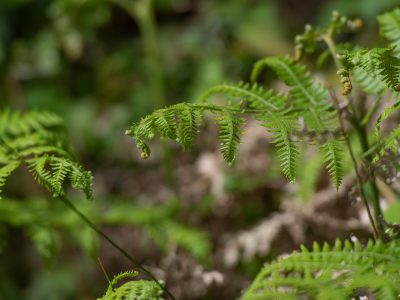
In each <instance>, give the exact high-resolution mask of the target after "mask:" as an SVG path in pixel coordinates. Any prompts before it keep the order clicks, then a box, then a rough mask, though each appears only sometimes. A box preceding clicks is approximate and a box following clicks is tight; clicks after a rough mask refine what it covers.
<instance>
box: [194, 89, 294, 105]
mask: <svg viewBox="0 0 400 300" xmlns="http://www.w3.org/2000/svg"><path fill="white" fill-rule="evenodd" d="M217 93H221V94H224V95H229V96H231V97H236V98H240V99H241V100H246V101H247V102H248V103H249V105H250V106H251V107H254V108H258V109H269V110H274V111H278V110H281V109H282V108H283V107H285V105H287V97H285V96H284V95H282V94H276V93H275V92H274V91H272V90H264V89H263V88H262V87H261V86H259V85H258V84H257V83H254V84H250V83H244V82H240V83H239V84H238V85H229V84H221V85H217V86H214V87H212V88H210V89H208V90H207V91H206V92H205V93H204V94H203V95H202V96H201V98H200V99H201V102H206V101H207V100H208V99H209V98H210V97H211V96H212V95H213V94H217Z"/></svg>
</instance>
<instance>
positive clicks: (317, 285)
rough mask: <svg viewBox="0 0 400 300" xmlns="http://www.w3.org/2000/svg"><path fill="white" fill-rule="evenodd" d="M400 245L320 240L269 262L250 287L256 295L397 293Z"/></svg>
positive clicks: (248, 295) (247, 297) (249, 295)
mask: <svg viewBox="0 0 400 300" xmlns="http://www.w3.org/2000/svg"><path fill="white" fill-rule="evenodd" d="M399 255H400V245H399V243H398V242H391V243H389V244H383V243H382V242H380V241H379V242H377V243H373V242H371V241H370V242H369V243H368V244H367V246H366V247H365V248H364V249H363V248H362V247H361V244H360V243H359V242H356V243H354V245H352V244H351V243H350V242H349V241H345V242H344V244H343V243H342V242H340V240H337V241H336V243H335V245H334V246H333V247H332V248H330V247H329V246H328V244H326V243H325V244H324V245H323V246H322V247H321V246H320V245H319V244H317V243H314V245H313V249H312V251H309V250H307V248H305V247H302V249H301V252H294V253H292V254H291V255H290V256H288V257H284V258H280V259H279V260H277V261H275V262H272V263H270V264H267V265H265V266H264V268H263V269H262V270H261V272H260V273H259V274H258V276H257V278H256V279H255V281H254V282H253V284H252V285H251V286H250V287H249V288H248V289H247V291H246V292H245V293H244V295H243V297H242V299H243V300H253V299H298V298H299V297H306V298H309V297H311V298H313V299H350V298H352V297H355V296H357V295H358V296H361V295H363V293H369V292H370V293H373V294H374V296H375V297H376V299H383V300H386V299H397V296H398V294H399V292H400V276H399V275H400V274H399V269H400V260H399Z"/></svg>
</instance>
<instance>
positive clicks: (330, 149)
mask: <svg viewBox="0 0 400 300" xmlns="http://www.w3.org/2000/svg"><path fill="white" fill-rule="evenodd" d="M343 148H344V143H343V142H342V141H338V140H333V139H329V140H328V141H327V142H326V143H324V144H323V145H322V146H321V148H320V149H321V152H322V155H323V156H324V162H325V165H326V168H327V170H328V172H329V174H330V175H331V178H332V180H333V183H334V185H335V187H336V190H338V189H339V186H340V184H341V183H342V177H343V166H342V162H343V153H342V149H343Z"/></svg>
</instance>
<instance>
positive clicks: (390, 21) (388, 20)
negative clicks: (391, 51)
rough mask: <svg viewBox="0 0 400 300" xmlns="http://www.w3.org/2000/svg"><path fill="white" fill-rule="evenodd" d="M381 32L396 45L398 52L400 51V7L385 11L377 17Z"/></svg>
mask: <svg viewBox="0 0 400 300" xmlns="http://www.w3.org/2000/svg"><path fill="white" fill-rule="evenodd" d="M377 19H378V23H379V26H380V33H381V35H382V36H384V37H385V38H386V39H388V40H389V41H391V42H392V45H394V46H395V47H396V50H395V52H396V54H399V53H400V8H396V9H394V10H393V11H390V12H387V13H384V14H382V15H380V16H378V17H377Z"/></svg>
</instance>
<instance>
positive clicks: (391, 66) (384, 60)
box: [343, 47, 400, 91]
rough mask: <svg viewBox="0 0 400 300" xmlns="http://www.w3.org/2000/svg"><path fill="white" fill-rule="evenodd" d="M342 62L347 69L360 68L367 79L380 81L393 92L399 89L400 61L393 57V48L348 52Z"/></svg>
mask: <svg viewBox="0 0 400 300" xmlns="http://www.w3.org/2000/svg"><path fill="white" fill-rule="evenodd" d="M343 60H344V61H346V64H347V66H348V67H349V68H356V67H359V68H362V69H363V70H364V71H365V72H366V73H368V75H369V77H372V78H374V82H375V81H376V80H380V81H382V82H384V83H385V84H386V86H387V87H390V88H392V89H394V90H396V91H397V90H398V89H400V86H399V76H400V59H399V58H397V57H396V56H395V53H394V48H393V47H387V48H373V49H365V48H360V49H356V50H353V51H348V52H346V53H345V54H344V57H343Z"/></svg>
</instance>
